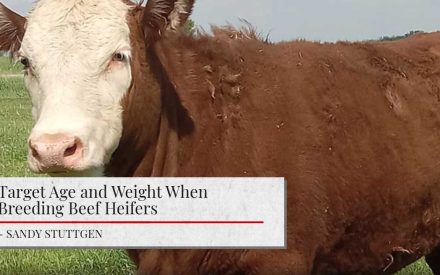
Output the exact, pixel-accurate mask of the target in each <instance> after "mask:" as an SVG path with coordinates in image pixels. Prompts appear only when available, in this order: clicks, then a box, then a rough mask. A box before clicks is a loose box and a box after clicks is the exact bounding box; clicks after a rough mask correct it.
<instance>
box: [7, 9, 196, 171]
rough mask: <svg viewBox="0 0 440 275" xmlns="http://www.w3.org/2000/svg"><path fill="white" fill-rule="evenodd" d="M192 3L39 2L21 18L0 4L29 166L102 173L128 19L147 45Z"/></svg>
mask: <svg viewBox="0 0 440 275" xmlns="http://www.w3.org/2000/svg"><path fill="white" fill-rule="evenodd" d="M193 2H194V1H193V0H149V1H148V3H147V5H146V6H145V7H142V6H140V5H135V4H133V3H131V2H130V1H125V0H105V1H103V0H87V1H83V0H40V1H38V2H37V4H36V6H35V7H34V9H33V10H32V12H31V13H30V15H29V16H28V18H26V19H25V18H24V17H21V16H19V15H17V14H15V13H14V12H12V11H10V10H9V9H7V8H6V7H5V6H3V5H1V6H0V19H1V20H0V44H1V45H0V50H3V51H10V52H12V53H13V54H14V55H15V56H16V57H17V59H18V60H19V62H21V63H22V64H23V66H24V71H25V72H24V74H25V77H24V79H25V84H26V87H27V89H28V91H29V93H30V96H31V98H32V113H33V117H34V119H35V126H34V128H33V130H32V132H31V135H30V137H29V142H28V143H29V156H28V159H29V165H30V167H31V169H32V170H33V171H35V172H40V173H50V174H59V173H62V174H61V175H96V174H100V173H101V172H102V171H103V167H104V166H105V164H106V163H107V162H108V161H109V160H110V157H111V155H112V154H113V152H114V151H115V150H116V148H117V147H118V144H119V141H120V138H121V135H122V131H123V122H122V121H123V119H122V116H123V115H122V113H123V110H122V109H123V108H122V105H121V102H122V99H123V98H124V96H125V95H126V94H127V92H128V91H129V90H130V88H131V87H132V85H133V76H132V72H133V68H136V67H134V66H133V63H134V62H136V60H134V58H135V56H134V55H133V44H132V41H131V40H132V37H133V35H132V34H131V33H130V32H131V31H132V30H131V29H132V24H133V23H132V22H136V27H135V29H136V31H137V32H140V33H141V36H142V41H143V42H144V43H145V44H146V45H152V44H153V43H154V42H155V41H156V40H158V39H160V38H161V36H163V34H164V33H165V32H166V31H169V30H170V29H176V28H178V27H179V26H180V25H182V24H183V23H184V22H185V21H186V19H187V17H188V16H189V14H190V12H191V9H192V6H193ZM143 62H145V60H144V61H143ZM138 66H139V65H138ZM146 91H147V92H148V87H146Z"/></svg>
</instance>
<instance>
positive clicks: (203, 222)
mask: <svg viewBox="0 0 440 275" xmlns="http://www.w3.org/2000/svg"><path fill="white" fill-rule="evenodd" d="M0 224H264V221H0Z"/></svg>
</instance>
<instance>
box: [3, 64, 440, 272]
mask: <svg viewBox="0 0 440 275" xmlns="http://www.w3.org/2000/svg"><path fill="white" fill-rule="evenodd" d="M5 60H6V61H7V62H9V60H8V59H5V58H0V73H1V72H4V71H13V70H12V69H11V70H8V68H7V67H6V68H5V67H4V66H6V65H4V64H7V63H4V62H5ZM31 127H32V118H31V103H30V99H29V97H28V95H27V93H26V91H25V89H24V86H23V80H22V78H21V77H14V78H6V79H5V78H0V176H2V177H11V176H17V177H26V176H33V175H32V173H31V172H30V171H29V169H28V168H27V164H26V154H27V149H26V140H27V137H28V134H29V131H30V129H31ZM132 273H133V265H132V264H131V262H130V260H129V259H128V258H127V256H126V254H125V251H123V250H50V249H38V250H0V274H2V275H3V274H114V275H117V274H132ZM410 274H411V275H412V274H432V273H431V271H430V269H429V268H428V266H427V265H426V263H425V261H423V260H421V261H418V262H417V263H415V264H413V265H411V266H409V267H407V268H406V269H405V270H403V271H401V272H399V273H398V275H410Z"/></svg>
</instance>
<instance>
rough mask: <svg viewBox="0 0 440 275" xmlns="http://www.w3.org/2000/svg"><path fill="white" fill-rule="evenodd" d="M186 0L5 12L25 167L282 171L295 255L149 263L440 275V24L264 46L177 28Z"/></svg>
mask: <svg viewBox="0 0 440 275" xmlns="http://www.w3.org/2000/svg"><path fill="white" fill-rule="evenodd" d="M192 7H193V1H192V0H150V1H148V3H147V4H146V6H145V7H143V6H142V5H137V4H133V3H130V2H129V1H127V0H106V1H102V0H87V1H84V0H40V1H38V2H37V3H36V6H35V7H34V9H33V10H32V12H31V13H30V15H29V16H28V17H27V18H26V19H25V18H23V17H21V16H19V15H17V14H15V13H13V12H12V11H10V10H8V9H7V8H6V7H4V6H1V9H0V10H1V13H0V18H1V20H0V43H1V47H0V50H6V51H11V52H12V53H14V54H15V55H16V56H17V58H18V59H19V60H20V62H21V63H23V65H24V71H25V77H24V79H25V83H26V87H27V89H28V90H29V93H30V95H31V98H32V103H33V108H32V112H33V116H34V118H35V127H34V128H33V130H32V133H31V136H30V138H29V151H30V153H29V164H30V167H31V169H32V170H33V171H35V172H39V173H49V174H51V175H61V176H67V175H103V174H105V175H108V176H146V177H149V176H238V177H240V176H283V177H286V179H287V182H288V210H287V211H288V232H287V236H288V248H287V249H286V250H135V251H130V255H131V257H132V259H133V260H134V261H135V262H136V264H137V267H138V272H139V274H223V273H225V274H310V273H314V274H329V273H330V274H331V273H373V274H376V273H388V274H389V273H392V272H395V271H397V270H399V269H400V268H402V267H404V266H405V265H407V264H409V263H411V262H413V261H415V260H417V259H419V258H420V257H422V256H424V255H428V256H427V260H428V263H429V264H430V266H431V268H432V269H433V271H434V272H435V273H436V274H440V250H439V249H438V248H437V249H436V247H438V246H439V244H440V34H439V33H433V34H424V35H417V36H415V37H413V38H410V39H406V40H402V41H398V42H387V43H342V42H340V43H336V44H322V43H310V42H303V41H301V42H300V41H297V42H285V43H279V44H274V45H272V44H270V43H265V42H264V41H262V40H261V39H258V37H256V35H255V34H254V33H253V32H252V31H239V30H234V29H232V28H225V29H221V28H214V30H213V34H212V35H208V34H198V35H189V34H185V33H184V32H183V31H181V26H182V24H184V23H185V21H186V19H187V18H188V16H189V15H190V13H191V10H192Z"/></svg>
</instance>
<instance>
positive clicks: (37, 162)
mask: <svg viewBox="0 0 440 275" xmlns="http://www.w3.org/2000/svg"><path fill="white" fill-rule="evenodd" d="M83 153H84V146H83V143H82V142H81V140H80V139H79V138H78V137H75V136H71V135H67V134H53V135H52V134H50V135H49V134H44V135H42V136H40V137H38V138H33V139H30V140H29V166H30V167H31V170H32V171H33V172H36V173H63V172H69V171H74V170H77V168H78V167H79V166H80V164H81V162H82V160H83Z"/></svg>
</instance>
